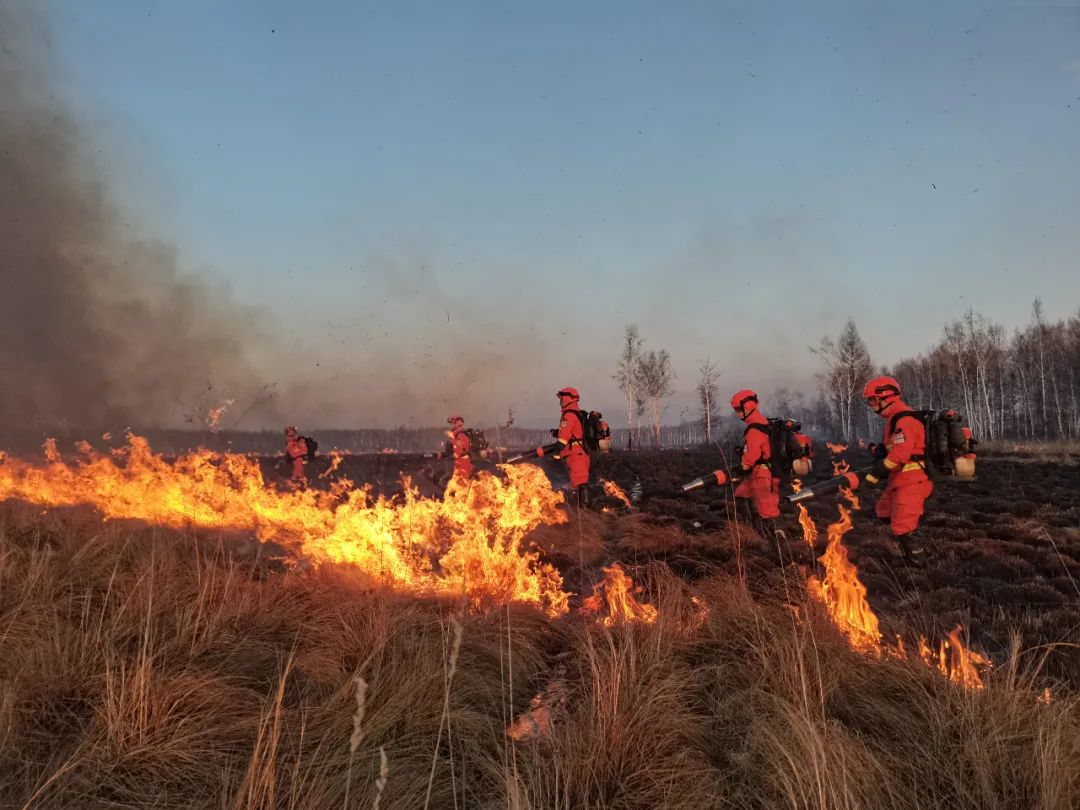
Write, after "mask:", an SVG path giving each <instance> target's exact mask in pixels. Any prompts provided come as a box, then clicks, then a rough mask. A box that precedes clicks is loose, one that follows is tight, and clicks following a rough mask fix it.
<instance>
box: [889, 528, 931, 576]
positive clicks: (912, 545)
mask: <svg viewBox="0 0 1080 810" xmlns="http://www.w3.org/2000/svg"><path fill="white" fill-rule="evenodd" d="M896 542H897V543H899V544H900V549H901V550H902V551H903V552H904V562H906V563H907V564H908V565H910V566H911V567H912V568H925V567H926V549H925V548H924V547H923V543H922V535H921V534H920V533H919V530H918V529H916V530H915V531H913V532H908V533H907V534H901V535H898V536H897V538H896Z"/></svg>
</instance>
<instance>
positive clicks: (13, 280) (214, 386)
mask: <svg viewBox="0 0 1080 810" xmlns="http://www.w3.org/2000/svg"><path fill="white" fill-rule="evenodd" d="M54 75H55V74H54V61H53V54H52V52H51V46H50V42H49V32H48V28H47V26H46V23H45V20H44V19H43V17H42V15H41V14H40V13H39V11H38V9H37V7H36V6H33V5H32V4H30V3H28V2H22V0H0V87H2V88H3V92H2V93H0V269H2V274H3V281H4V284H3V291H2V293H0V345H2V347H3V350H2V351H0V375H2V377H3V379H4V380H5V382H6V385H5V386H4V392H3V394H2V395H0V424H2V425H3V427H4V429H6V430H8V431H11V430H23V431H41V430H44V431H49V430H58V429H59V430H63V429H65V428H77V429H82V430H91V429H98V428H113V429H116V428H118V427H124V426H126V425H133V426H146V425H161V424H179V423H183V421H184V418H185V415H191V413H192V411H196V410H198V409H199V408H201V407H202V406H203V404H204V403H210V404H216V400H217V399H219V398H220V399H224V398H226V397H230V396H231V397H237V396H239V397H244V396H247V397H249V398H250V397H252V396H254V392H257V391H259V390H260V389H261V388H262V387H263V385H265V381H264V380H261V379H260V378H259V375H258V374H257V373H256V371H255V370H254V365H253V361H252V358H251V354H252V352H251V348H250V344H251V337H252V336H254V335H255V334H256V333H257V326H258V319H257V317H256V316H255V313H253V312H251V311H248V310H245V309H243V308H241V307H239V306H237V305H236V304H234V303H233V302H232V301H231V300H229V298H228V296H227V294H225V293H223V292H221V291H218V290H215V289H211V288H209V287H207V286H206V285H204V284H202V283H200V282H198V281H195V280H193V279H190V278H186V277H185V276H184V275H183V274H182V273H181V271H180V268H179V263H178V258H177V254H176V251H175V250H174V249H173V248H171V247H170V246H168V245H165V244H162V243H160V242H157V241H154V240H153V239H149V238H144V237H142V236H140V235H139V234H138V233H137V232H134V231H135V229H133V227H132V225H131V223H130V222H128V221H126V220H125V217H124V214H123V212H122V211H121V210H120V209H119V208H118V207H117V206H116V205H115V204H114V201H113V199H112V197H111V195H110V190H109V182H108V176H107V170H106V168H105V167H104V166H103V165H101V164H100V163H99V162H98V161H97V160H96V159H95V157H94V155H93V150H92V149H91V148H90V147H89V146H88V142H89V139H88V138H87V134H86V133H85V132H83V131H82V129H81V127H80V125H79V123H78V121H77V119H76V118H75V116H74V115H73V114H72V113H71V111H70V110H69V108H68V105H67V104H66V103H65V101H64V99H63V98H62V96H61V95H60V93H59V92H58V90H57V87H56V85H57V82H56V81H55V80H54Z"/></svg>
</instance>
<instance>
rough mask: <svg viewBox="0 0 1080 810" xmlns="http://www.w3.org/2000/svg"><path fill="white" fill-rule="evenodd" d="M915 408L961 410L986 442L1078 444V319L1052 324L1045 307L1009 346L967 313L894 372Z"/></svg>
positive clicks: (1037, 304)
mask: <svg viewBox="0 0 1080 810" xmlns="http://www.w3.org/2000/svg"><path fill="white" fill-rule="evenodd" d="M892 374H893V376H895V377H896V378H897V379H899V380H900V381H901V383H902V384H903V385H904V389H905V392H906V393H907V394H908V396H909V402H911V404H912V405H914V406H916V407H929V408H946V407H952V408H960V409H963V410H964V416H965V418H966V420H967V422H968V424H969V425H971V427H972V429H973V430H974V431H975V433H976V434H977V435H979V436H985V437H986V438H1021V439H1040V438H1051V439H1052V438H1059V439H1076V438H1080V313H1078V314H1077V315H1076V316H1075V317H1072V318H1069V319H1068V320H1063V321H1059V322H1057V323H1050V322H1048V321H1047V319H1046V316H1045V313H1044V311H1043V307H1042V302H1041V301H1039V300H1038V299H1036V300H1035V301H1034V302H1033V304H1032V315H1031V321H1030V322H1029V323H1028V325H1027V326H1025V327H1024V328H1021V329H1017V330H1016V331H1015V332H1014V334H1013V335H1012V337H1011V338H1010V339H1009V340H1006V339H1005V329H1004V327H1002V326H1001V325H1000V324H996V323H994V322H992V321H990V320H989V319H987V318H985V317H984V316H983V315H981V314H979V313H977V312H975V311H974V310H968V312H966V313H965V314H964V315H963V316H962V317H961V318H960V319H959V320H957V321H953V322H951V323H949V324H948V325H946V327H945V331H944V336H943V338H942V340H941V342H940V343H939V344H938V345H937V346H934V347H932V348H931V349H930V350H929V351H927V352H926V353H925V354H921V355H918V356H917V357H914V358H910V359H906V360H902V361H900V362H899V363H897V364H896V365H895V366H894V367H893V370H892Z"/></svg>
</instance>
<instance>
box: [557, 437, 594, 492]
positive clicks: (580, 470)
mask: <svg viewBox="0 0 1080 810" xmlns="http://www.w3.org/2000/svg"><path fill="white" fill-rule="evenodd" d="M563 460H564V461H565V462H566V469H567V471H568V472H569V473H570V486H572V487H579V486H581V485H582V484H587V483H589V454H588V453H586V452H585V451H584V450H582V449H581V448H580V447H578V446H576V445H575V446H574V447H571V448H569V449H568V450H567V451H566V452H564V453H563Z"/></svg>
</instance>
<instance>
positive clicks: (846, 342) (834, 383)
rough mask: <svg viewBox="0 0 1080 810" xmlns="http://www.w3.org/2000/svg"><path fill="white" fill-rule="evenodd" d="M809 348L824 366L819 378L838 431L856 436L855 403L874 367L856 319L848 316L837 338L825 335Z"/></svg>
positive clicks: (851, 436)
mask: <svg viewBox="0 0 1080 810" xmlns="http://www.w3.org/2000/svg"><path fill="white" fill-rule="evenodd" d="M811 351H813V352H814V353H815V354H816V355H817V356H818V357H820V358H821V361H822V363H823V365H824V371H823V372H822V373H821V374H820V375H819V379H820V381H821V384H822V387H823V388H824V390H825V395H826V396H827V397H828V400H829V403H830V405H831V406H832V408H833V411H834V412H835V414H836V418H837V422H838V425H839V428H840V432H841V434H842V435H843V436H844V437H845V438H847V439H854V438H856V431H855V413H856V405H857V404H858V403H860V402H861V395H862V388H863V385H865V384H866V381H867V380H868V379H870V376H871V374H872V373H873V370H874V366H873V363H872V362H871V361H870V352H869V350H868V349H867V348H866V343H865V342H864V341H863V339H862V337H861V336H860V335H859V330H858V329H857V328H856V327H855V321H854V320H852V319H851V318H848V321H847V323H846V324H844V328H843V330H842V331H841V332H840V337H839V338H837V340H836V341H833V340H832V338H830V337H829V336H828V335H826V336H825V337H823V338H822V339H821V345H820V346H819V347H818V348H817V349H811Z"/></svg>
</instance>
